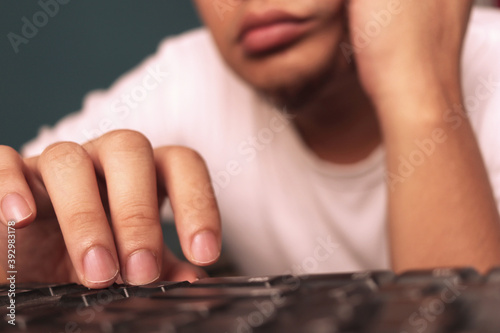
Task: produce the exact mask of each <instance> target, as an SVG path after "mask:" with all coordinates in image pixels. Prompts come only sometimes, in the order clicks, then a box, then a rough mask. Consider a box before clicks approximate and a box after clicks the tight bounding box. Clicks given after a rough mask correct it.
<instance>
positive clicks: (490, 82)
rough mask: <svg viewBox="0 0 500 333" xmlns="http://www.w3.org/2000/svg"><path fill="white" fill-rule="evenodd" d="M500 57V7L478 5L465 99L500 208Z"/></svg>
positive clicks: (469, 47) (466, 54)
mask: <svg viewBox="0 0 500 333" xmlns="http://www.w3.org/2000/svg"><path fill="white" fill-rule="evenodd" d="M498 59H500V11H499V10H496V9H495V10H493V9H484V8H475V10H474V11H473V16H472V19H471V25H470V27H469V31H468V36H467V39H466V44H465V51H464V57H463V62H464V64H463V65H464V66H463V68H464V71H463V80H462V81H463V85H464V103H465V107H466V110H467V113H468V116H469V119H470V121H471V124H472V127H473V128H474V131H475V133H476V137H477V140H478V143H479V146H480V148H481V153H482V156H483V160H484V162H485V166H486V170H487V172H488V176H489V179H490V184H491V186H492V189H493V192H494V195H495V199H496V203H497V208H498V210H499V212H500V131H499V130H498V126H499V124H500V62H499V61H498ZM451 119H452V118H450V120H451ZM453 120H454V122H455V125H457V126H459V125H460V123H461V121H460V117H455V118H453ZM471 195H474V194H473V193H471Z"/></svg>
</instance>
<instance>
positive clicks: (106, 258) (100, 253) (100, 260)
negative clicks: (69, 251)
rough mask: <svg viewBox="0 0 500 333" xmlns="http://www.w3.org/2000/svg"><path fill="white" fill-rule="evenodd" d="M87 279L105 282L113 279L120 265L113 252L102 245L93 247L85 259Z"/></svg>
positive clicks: (93, 281)
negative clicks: (112, 254)
mask: <svg viewBox="0 0 500 333" xmlns="http://www.w3.org/2000/svg"><path fill="white" fill-rule="evenodd" d="M83 270H84V274H85V280H87V281H88V282H91V283H103V282H108V281H111V280H113V279H114V278H115V277H116V275H117V274H118V266H117V264H116V262H115V260H114V259H113V256H111V253H110V252H109V251H108V250H106V249H105V248H103V247H102V246H96V247H93V248H91V249H90V250H89V251H88V252H87V254H86V255H85V258H84V259H83Z"/></svg>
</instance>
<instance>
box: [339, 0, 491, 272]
mask: <svg viewBox="0 0 500 333" xmlns="http://www.w3.org/2000/svg"><path fill="white" fill-rule="evenodd" d="M471 2H472V1H471V0H461V1H455V0H442V1H435V0H421V1H417V0H401V1H399V0H352V1H351V3H350V5H349V7H348V12H349V24H350V31H351V40H352V42H353V44H354V45H355V46H356V43H357V42H356V41H358V40H360V39H364V43H363V45H362V46H361V47H359V48H358V49H356V52H355V59H356V66H357V71H358V76H359V80H360V81H361V84H362V85H363V87H364V89H365V91H366V93H367V94H368V95H369V96H370V98H371V101H372V103H373V105H374V107H375V109H376V113H377V115H378V119H379V123H380V128H381V129H382V134H383V140H384V146H385V148H386V153H387V187H388V197H389V205H388V219H389V236H390V237H389V239H390V248H391V257H392V265H393V268H394V269H395V270H396V271H403V270H407V269H417V268H432V267H436V266H473V267H476V268H477V269H479V270H481V271H486V270H488V269H489V268H491V267H492V266H496V265H499V264H500V218H499V214H498V209H497V203H496V202H495V198H494V196H493V192H492V189H491V186H490V184H489V180H488V175H487V173H486V168H485V166H484V163H483V160H482V156H481V152H480V150H479V147H478V144H477V142H476V138H475V135H474V132H473V130H472V127H471V125H470V123H469V122H468V120H467V118H466V116H465V111H464V103H463V97H462V91H461V84H460V63H461V52H462V45H463V39H464V34H465V31H466V27H467V21H468V17H469V12H470V8H471ZM395 4H396V6H395ZM397 4H400V6H397ZM381 22H384V24H382V23H381ZM370 35H371V36H370ZM358 46H359V45H358ZM450 111H451V112H454V113H455V115H454V116H456V117H460V118H461V119H462V120H463V121H462V122H461V123H460V124H458V126H457V124H456V123H454V122H450V121H449V118H447V117H445V115H446V114H447V113H449V112H450Z"/></svg>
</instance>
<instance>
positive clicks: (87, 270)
mask: <svg viewBox="0 0 500 333" xmlns="http://www.w3.org/2000/svg"><path fill="white" fill-rule="evenodd" d="M38 168H39V170H40V175H41V177H42V180H43V182H44V184H45V187H46V188H47V192H48V193H49V196H50V198H51V200H52V205H53V207H54V210H55V213H56V216H57V219H58V221H59V225H60V228H61V231H62V234H63V237H64V241H65V243H66V247H67V250H68V253H69V256H70V258H71V261H72V263H73V266H74V269H75V271H76V273H77V275H78V277H79V279H80V281H81V282H82V283H83V284H85V285H86V286H88V287H91V288H101V287H105V286H108V285H110V284H111V283H112V282H113V281H114V280H115V279H116V277H117V275H118V271H119V266H118V260H117V255H116V250H115V244H114V240H113V234H112V232H111V229H110V227H109V223H108V221H107V219H106V214H105V212H104V208H103V207H102V203H101V200H100V196H99V189H98V186H97V180H96V174H95V171H94V165H93V163H92V160H91V159H90V157H89V155H88V154H87V152H86V151H85V149H83V147H81V146H80V145H77V144H75V143H69V142H63V143H57V144H54V145H51V146H49V147H48V148H47V149H45V151H44V152H43V153H42V155H41V156H40V158H39V159H38ZM54 255H59V254H54Z"/></svg>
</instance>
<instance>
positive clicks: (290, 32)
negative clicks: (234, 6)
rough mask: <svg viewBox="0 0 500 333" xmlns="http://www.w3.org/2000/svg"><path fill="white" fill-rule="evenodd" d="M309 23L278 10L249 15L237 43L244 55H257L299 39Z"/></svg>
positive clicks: (307, 20) (308, 26) (304, 19)
mask: <svg viewBox="0 0 500 333" xmlns="http://www.w3.org/2000/svg"><path fill="white" fill-rule="evenodd" d="M310 22H311V21H310V20H309V19H308V18H300V17H296V16H293V15H291V14H289V13H287V12H283V11H279V10H272V11H268V12H265V13H263V14H260V15H256V14H250V15H248V16H246V17H245V19H244V21H243V24H242V27H241V29H240V34H239V35H238V41H239V42H240V43H241V45H242V47H243V50H244V52H245V53H247V54H249V55H258V54H261V53H265V52H269V51H271V50H273V49H277V48H281V47H284V46H286V45H288V44H291V43H293V42H295V41H296V40H298V39H300V38H301V37H302V36H303V35H304V34H305V33H306V32H307V31H308V30H309V28H310V25H311V24H310Z"/></svg>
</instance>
